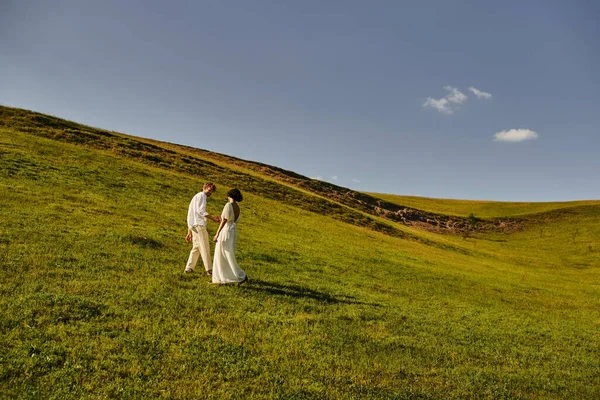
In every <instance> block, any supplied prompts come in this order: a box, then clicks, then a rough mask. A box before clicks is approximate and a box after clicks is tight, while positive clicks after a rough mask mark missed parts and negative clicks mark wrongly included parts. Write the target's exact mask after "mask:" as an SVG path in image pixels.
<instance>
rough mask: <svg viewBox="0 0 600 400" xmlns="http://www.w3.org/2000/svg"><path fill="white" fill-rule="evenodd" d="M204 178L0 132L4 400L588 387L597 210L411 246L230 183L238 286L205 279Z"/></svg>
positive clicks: (596, 364) (358, 395)
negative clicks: (198, 269)
mask: <svg viewBox="0 0 600 400" xmlns="http://www.w3.org/2000/svg"><path fill="white" fill-rule="evenodd" d="M225 174H226V172H225ZM204 180H205V177H203V176H192V175H190V174H185V173H181V172H173V171H172V170H170V169H168V168H164V167H162V168H161V167H154V166H151V165H148V164H147V163H142V162H137V161H135V160H131V159H125V158H123V157H120V156H118V155H115V154H114V153H112V152H110V151H102V150H97V149H91V148H88V147H84V146H79V145H74V144H68V143H62V142H58V141H55V140H51V139H47V138H41V137H36V136H33V135H31V134H27V133H21V132H18V131H16V130H12V129H10V128H6V127H5V128H0V204H1V209H0V229H1V230H0V278H1V280H0V397H2V398H43V399H50V398H56V399H64V398H74V399H79V398H94V399H96V398H98V399H102V398H107V399H108V398H176V399H184V398H185V399H187V398H215V399H217V398H219V399H221V398H223V399H227V398H244V399H246V398H286V399H288V398H291V399H324V398H332V399H351V398H355V399H369V398H372V399H382V398H383V399H386V398H389V399H404V398H406V399H410V398H421V399H427V398H596V397H598V396H600V375H599V374H598V370H599V368H600V361H599V360H600V357H599V356H600V278H599V267H600V241H599V239H598V238H599V237H600V228H599V227H600V209H599V207H598V206H594V205H588V206H586V207H583V208H579V207H576V208H572V209H571V210H570V211H569V212H566V213H564V214H560V213H559V214H557V215H550V216H548V217H546V219H543V220H541V221H538V220H535V221H534V222H535V223H532V224H531V225H530V226H528V228H527V229H526V230H524V231H521V232H517V233H514V234H511V235H502V234H488V235H481V234H475V235H473V236H470V237H463V236H451V235H436V234H433V233H425V232H418V231H415V232H414V234H415V235H418V236H419V237H422V238H424V239H427V240H425V241H422V242H421V241H415V240H404V239H400V238H397V237H391V236H387V235H384V234H382V233H378V232H375V231H373V230H369V229H366V228H361V227H358V226H354V225H349V224H346V223H343V222H340V221H338V220H334V219H332V218H330V216H329V215H327V214H326V213H315V212H310V211H307V210H304V209H301V208H298V207H297V206H294V205H292V204H286V202H285V201H276V200H273V199H269V198H268V197H266V196H265V195H264V194H263V193H259V192H257V191H254V192H253V191H246V190H245V188H244V187H240V189H241V190H242V192H243V193H244V197H245V199H244V201H243V202H242V203H241V207H242V215H241V219H240V222H239V224H238V229H239V235H240V240H239V242H238V253H237V254H238V261H239V263H240V265H241V267H242V268H243V269H244V270H245V271H246V272H247V273H248V275H249V276H250V281H249V282H248V283H247V284H244V285H242V286H239V287H238V286H214V285H211V284H210V283H209V279H208V278H207V277H206V276H204V275H202V274H199V273H198V274H194V275H191V276H189V275H184V274H183V273H182V272H183V268H184V265H185V261H186V260H187V256H188V252H189V249H190V247H189V245H188V244H187V243H185V240H184V237H185V233H186V229H187V228H186V224H185V217H186V212H187V206H188V203H189V200H190V199H191V197H192V196H193V195H194V194H195V193H196V192H197V191H199V190H200V188H201V185H202V183H203V181H204ZM215 180H216V179H215ZM222 181H223V182H230V179H229V178H228V177H227V176H225V175H223V177H222ZM216 183H217V186H218V190H217V192H216V193H215V194H214V195H213V196H212V197H211V198H210V199H209V203H208V209H209V211H211V212H212V213H215V214H216V213H219V212H220V210H221V207H222V206H223V204H224V203H225V201H226V195H225V193H226V191H227V189H228V188H229V187H228V186H226V185H225V184H222V183H221V182H219V181H218V180H216ZM462 212H463V211H462V210H459V209H457V211H456V213H462ZM482 216H483V215H482ZM532 218H534V217H532ZM535 218H538V217H535ZM400 229H402V230H405V229H408V228H405V227H401V228H400ZM215 230H216V224H212V225H210V226H209V232H210V233H214V231H215ZM429 241H433V242H435V243H438V244H440V245H439V246H431V245H426V244H423V243H428V242H429Z"/></svg>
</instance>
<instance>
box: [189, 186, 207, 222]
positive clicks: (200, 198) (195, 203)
mask: <svg viewBox="0 0 600 400" xmlns="http://www.w3.org/2000/svg"><path fill="white" fill-rule="evenodd" d="M207 215H208V213H207V212H206V194H204V192H200V193H198V194H196V195H195V196H194V198H193V199H192V201H191V202H190V206H189V208H188V215H187V223H188V228H190V229H192V228H193V227H194V226H204V227H206V216H207Z"/></svg>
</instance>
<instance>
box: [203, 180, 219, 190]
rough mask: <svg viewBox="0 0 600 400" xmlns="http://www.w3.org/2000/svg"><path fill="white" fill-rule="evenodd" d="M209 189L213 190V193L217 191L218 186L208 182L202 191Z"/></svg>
mask: <svg viewBox="0 0 600 400" xmlns="http://www.w3.org/2000/svg"><path fill="white" fill-rule="evenodd" d="M208 188H210V189H212V190H213V192H214V191H215V190H217V186H216V185H215V184H214V183H212V182H206V183H205V184H204V186H203V187H202V190H204V189H208Z"/></svg>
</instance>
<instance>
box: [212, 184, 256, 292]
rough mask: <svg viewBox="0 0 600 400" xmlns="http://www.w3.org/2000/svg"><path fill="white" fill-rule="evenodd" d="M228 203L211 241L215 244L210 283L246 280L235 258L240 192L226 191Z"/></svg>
mask: <svg viewBox="0 0 600 400" xmlns="http://www.w3.org/2000/svg"><path fill="white" fill-rule="evenodd" d="M227 198H228V200H229V201H228V203H227V204H225V207H223V212H222V213H221V224H220V225H219V229H218V230H217V234H216V235H215V237H214V239H213V241H214V242H216V243H217V245H216V246H215V257H214V262H213V272H212V283H242V282H245V281H247V280H248V277H247V276H246V273H245V272H244V271H242V269H241V268H240V267H239V265H238V264H237V261H236V260H235V244H236V241H237V229H236V228H235V223H236V222H237V221H238V219H239V218H240V206H239V205H238V202H240V201H242V199H243V198H242V193H241V192H240V191H239V190H238V189H231V190H230V191H229V192H227Z"/></svg>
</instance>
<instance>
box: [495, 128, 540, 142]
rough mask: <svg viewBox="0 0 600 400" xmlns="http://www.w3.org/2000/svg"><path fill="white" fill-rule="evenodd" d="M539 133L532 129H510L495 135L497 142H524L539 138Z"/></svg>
mask: <svg viewBox="0 0 600 400" xmlns="http://www.w3.org/2000/svg"><path fill="white" fill-rule="evenodd" d="M538 136H539V135H538V134H537V133H536V132H534V131H532V130H530V129H508V130H505V131H500V132H498V133H496V134H495V135H494V140H495V141H496V142H522V141H523V140H533V139H537V138H538Z"/></svg>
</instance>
